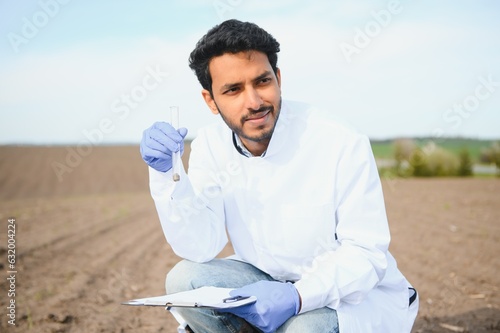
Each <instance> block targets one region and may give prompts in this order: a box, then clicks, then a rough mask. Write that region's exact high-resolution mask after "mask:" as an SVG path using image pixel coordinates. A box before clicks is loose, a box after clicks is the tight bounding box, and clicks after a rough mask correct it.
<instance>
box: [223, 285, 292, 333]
mask: <svg viewBox="0 0 500 333" xmlns="http://www.w3.org/2000/svg"><path fill="white" fill-rule="evenodd" d="M230 295H231V296H256V297H257V301H256V302H255V303H253V304H248V305H244V306H240V307H236V308H230V309H224V310H220V312H229V313H232V314H234V315H236V316H238V317H241V318H243V319H245V320H246V321H247V322H248V323H250V324H251V325H253V326H255V327H257V328H259V329H260V330H262V331H263V332H265V333H269V332H274V331H276V329H278V327H280V326H281V325H283V323H284V322H285V321H287V320H288V319H289V318H290V317H292V316H294V315H296V314H297V313H298V312H299V310H300V297H299V293H298V291H297V289H295V287H294V285H293V284H291V283H283V282H277V281H259V282H256V283H252V284H249V285H247V286H244V287H243V288H239V289H235V290H232V291H231V293H230Z"/></svg>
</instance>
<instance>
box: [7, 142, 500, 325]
mask: <svg viewBox="0 0 500 333" xmlns="http://www.w3.org/2000/svg"><path fill="white" fill-rule="evenodd" d="M77 148H78V147H10V146H7V147H0V191H1V192H0V200H1V201H0V277H1V280H0V331H1V332H37V333H38V332H54V333H55V332H82V333H83V332H85V333H89V332H175V331H176V322H175V321H174V320H173V318H172V317H171V315H170V314H169V313H168V312H166V311H165V310H164V309H162V308H152V307H130V306H123V305H120V302H122V301H124V300H128V299H131V298H137V297H145V296H150V295H159V294H162V293H164V292H165V290H164V279H165V275H166V273H167V272H168V270H169V269H170V268H171V267H172V266H173V265H174V264H175V263H176V262H178V261H179V260H180V258H178V257H176V256H175V254H173V252H172V251H171V249H170V247H169V246H168V244H167V243H166V241H165V238H164V236H163V233H162V231H161V227H160V224H159V221H158V217H157V215H156V210H155V207H154V204H153V201H152V199H151V197H150V195H149V192H148V178H147V177H148V175H147V168H146V166H145V164H144V163H143V162H142V160H141V159H140V155H139V151H138V147H123V146H116V147H110V146H108V147H93V148H91V151H83V150H81V149H80V152H79V151H78V150H77ZM81 153H85V154H81ZM188 153H189V149H187V150H186V154H185V157H186V158H187V156H188ZM61 166H65V167H63V168H62V169H61ZM54 168H55V169H54ZM383 186H384V193H385V199H386V206H387V212H388V216H389V221H390V227H391V232H392V243H391V252H392V253H393V255H394V256H395V257H396V259H397V261H398V264H399V266H400V269H401V270H402V272H403V273H404V274H405V275H406V276H407V278H408V279H409V280H410V281H411V282H412V283H413V284H414V285H415V287H416V288H417V290H418V291H419V295H420V312H419V316H418V318H417V322H416V324H415V327H414V329H413V331H412V332H413V333H416V332H443V333H444V332H484V333H486V332H488V333H490V332H500V180H499V179H475V178H474V179H457V178H448V179H405V180H403V179H394V180H384V181H383ZM9 218H12V219H15V223H14V224H15V226H16V229H15V232H16V233H15V241H16V242H15V245H16V248H15V251H16V252H15V255H16V257H15V259H16V262H15V264H14V266H13V269H12V267H9V264H8V262H7V255H8V236H7V232H8V224H9ZM230 253H231V247H230V245H228V246H227V247H226V249H225V250H224V252H223V253H221V256H224V255H228V254H230ZM9 271H15V272H16V273H14V276H15V280H13V279H12V278H11V279H10V280H9V279H8V278H9V277H10V276H11V273H8V272H9ZM12 288H14V292H15V295H12V294H11V292H10V293H9V290H11V291H12ZM12 300H15V326H13V325H11V324H9V320H10V321H11V320H12V318H9V316H8V314H9V313H12V309H8V307H9V306H10V304H11V303H10V302H11V301H12ZM11 322H12V321H11Z"/></svg>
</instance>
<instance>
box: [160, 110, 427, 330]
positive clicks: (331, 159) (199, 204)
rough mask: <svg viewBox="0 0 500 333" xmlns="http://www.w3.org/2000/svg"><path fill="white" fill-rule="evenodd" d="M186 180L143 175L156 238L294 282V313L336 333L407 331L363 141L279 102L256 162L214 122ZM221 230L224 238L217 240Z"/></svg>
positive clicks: (409, 317) (195, 255) (199, 257)
mask: <svg viewBox="0 0 500 333" xmlns="http://www.w3.org/2000/svg"><path fill="white" fill-rule="evenodd" d="M188 174H189V177H188V176H187V175H186V174H185V173H184V172H183V173H182V175H181V180H180V181H179V182H177V183H175V182H173V181H172V180H171V179H172V177H171V172H170V171H168V172H166V173H161V172H158V171H155V170H153V169H150V187H151V193H152V196H153V198H154V200H155V204H156V208H157V211H158V214H159V217H160V221H161V225H162V228H163V231H164V233H165V236H166V239H167V241H168V243H169V244H170V246H171V247H172V249H173V251H174V252H175V253H176V254H177V255H179V256H180V257H183V258H185V259H189V260H193V261H197V262H205V261H209V260H211V259H213V258H214V257H215V256H216V255H218V254H219V252H220V251H221V250H222V248H223V247H224V246H225V245H226V244H227V241H228V239H227V235H229V237H230V239H231V242H232V245H233V248H234V250H235V255H236V257H237V258H239V259H240V260H243V261H246V262H248V263H251V264H252V265H254V266H256V267H258V268H259V269H261V270H263V271H265V272H267V273H268V274H270V275H271V276H273V277H274V278H275V279H277V280H282V281H285V280H293V281H296V283H295V286H296V287H297V290H298V291H299V293H300V295H301V298H302V309H301V313H303V312H307V311H310V310H313V309H317V308H321V307H325V306H327V307H330V308H333V309H336V310H337V313H338V318H339V326H340V331H341V332H342V333H349V332H363V333H369V332H380V333H391V332H393V333H404V332H410V330H411V326H412V325H413V321H414V319H415V316H416V312H417V308H418V303H417V305H416V306H415V305H414V306H413V307H412V308H411V309H409V307H408V287H409V283H408V282H407V280H406V279H405V278H404V276H403V275H402V274H401V273H400V272H399V270H398V268H397V266H396V262H395V260H394V258H393V257H392V256H391V254H390V253H389V252H388V246H389V242H390V235H389V227H388V222H387V218H386V212H385V205H384V199H383V193H382V187H381V184H380V179H379V176H378V172H377V168H376V165H375V161H374V158H373V155H372V152H371V147H370V143H369V141H368V139H367V137H366V136H363V135H360V134H358V133H357V132H355V131H353V130H351V129H349V128H348V127H345V126H343V125H340V124H339V123H337V122H336V121H335V120H333V119H331V117H329V116H327V115H325V114H324V113H322V112H320V111H318V110H315V109H313V108H311V107H309V106H308V105H306V104H302V103H297V102H288V101H284V102H283V107H282V111H281V114H280V116H279V120H278V123H277V125H276V128H275V131H274V134H273V137H272V139H271V142H270V144H269V147H268V149H267V152H266V153H265V155H264V157H245V156H243V155H241V154H240V153H239V152H238V151H237V150H236V149H235V146H234V142H233V137H232V132H231V130H230V129H229V128H228V127H227V126H226V125H225V124H224V123H222V122H220V123H217V124H212V125H209V126H208V127H206V128H204V129H202V130H201V131H200V132H199V135H198V137H197V138H196V139H195V140H194V141H193V143H192V151H191V156H190V160H189V172H188ZM226 230H227V233H226Z"/></svg>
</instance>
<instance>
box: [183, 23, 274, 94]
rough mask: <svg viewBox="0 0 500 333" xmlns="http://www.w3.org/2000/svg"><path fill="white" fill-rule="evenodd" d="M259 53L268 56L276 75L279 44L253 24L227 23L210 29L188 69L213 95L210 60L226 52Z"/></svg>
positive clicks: (201, 40) (199, 43)
mask: <svg viewBox="0 0 500 333" xmlns="http://www.w3.org/2000/svg"><path fill="white" fill-rule="evenodd" d="M242 51H259V52H262V53H265V54H266V55H267V58H268V60H269V63H270V64H271V67H272V69H273V71H274V73H275V74H276V72H277V69H278V68H277V63H278V54H277V53H278V52H279V51H280V44H279V43H278V42H277V41H276V39H274V37H273V36H271V35H270V34H269V33H268V32H266V31H265V30H264V29H262V28H260V27H259V26H257V25H256V24H254V23H250V22H241V21H238V20H234V19H232V20H227V21H224V22H222V23H221V24H219V25H216V26H215V27H213V28H212V29H210V30H209V31H208V32H207V34H206V35H205V36H203V37H202V38H201V39H200V40H199V41H198V43H197V44H196V47H195V49H194V50H193V52H191V55H190V56H189V67H190V68H191V69H192V70H193V71H194V72H195V74H196V76H197V77H198V81H200V84H201V86H202V87H203V89H206V90H208V91H209V92H210V94H212V77H211V76H210V71H209V69H208V64H209V62H210V60H211V59H212V58H214V57H217V56H221V55H223V54H225V53H233V54H234V53H238V52H242Z"/></svg>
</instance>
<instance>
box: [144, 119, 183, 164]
mask: <svg viewBox="0 0 500 333" xmlns="http://www.w3.org/2000/svg"><path fill="white" fill-rule="evenodd" d="M186 134H187V129H186V128H179V129H178V130H175V129H174V128H173V127H172V125H170V124H168V123H165V122H156V123H154V124H153V126H151V127H150V128H148V129H146V130H145V131H144V132H143V135H142V140H141V145H140V150H141V156H142V159H143V160H144V161H145V162H146V163H147V164H148V165H149V166H150V167H152V168H153V169H155V170H158V171H161V172H166V171H168V170H170V169H171V168H172V152H177V151H178V150H179V147H180V150H181V155H182V153H183V152H184V138H185V137H186Z"/></svg>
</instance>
